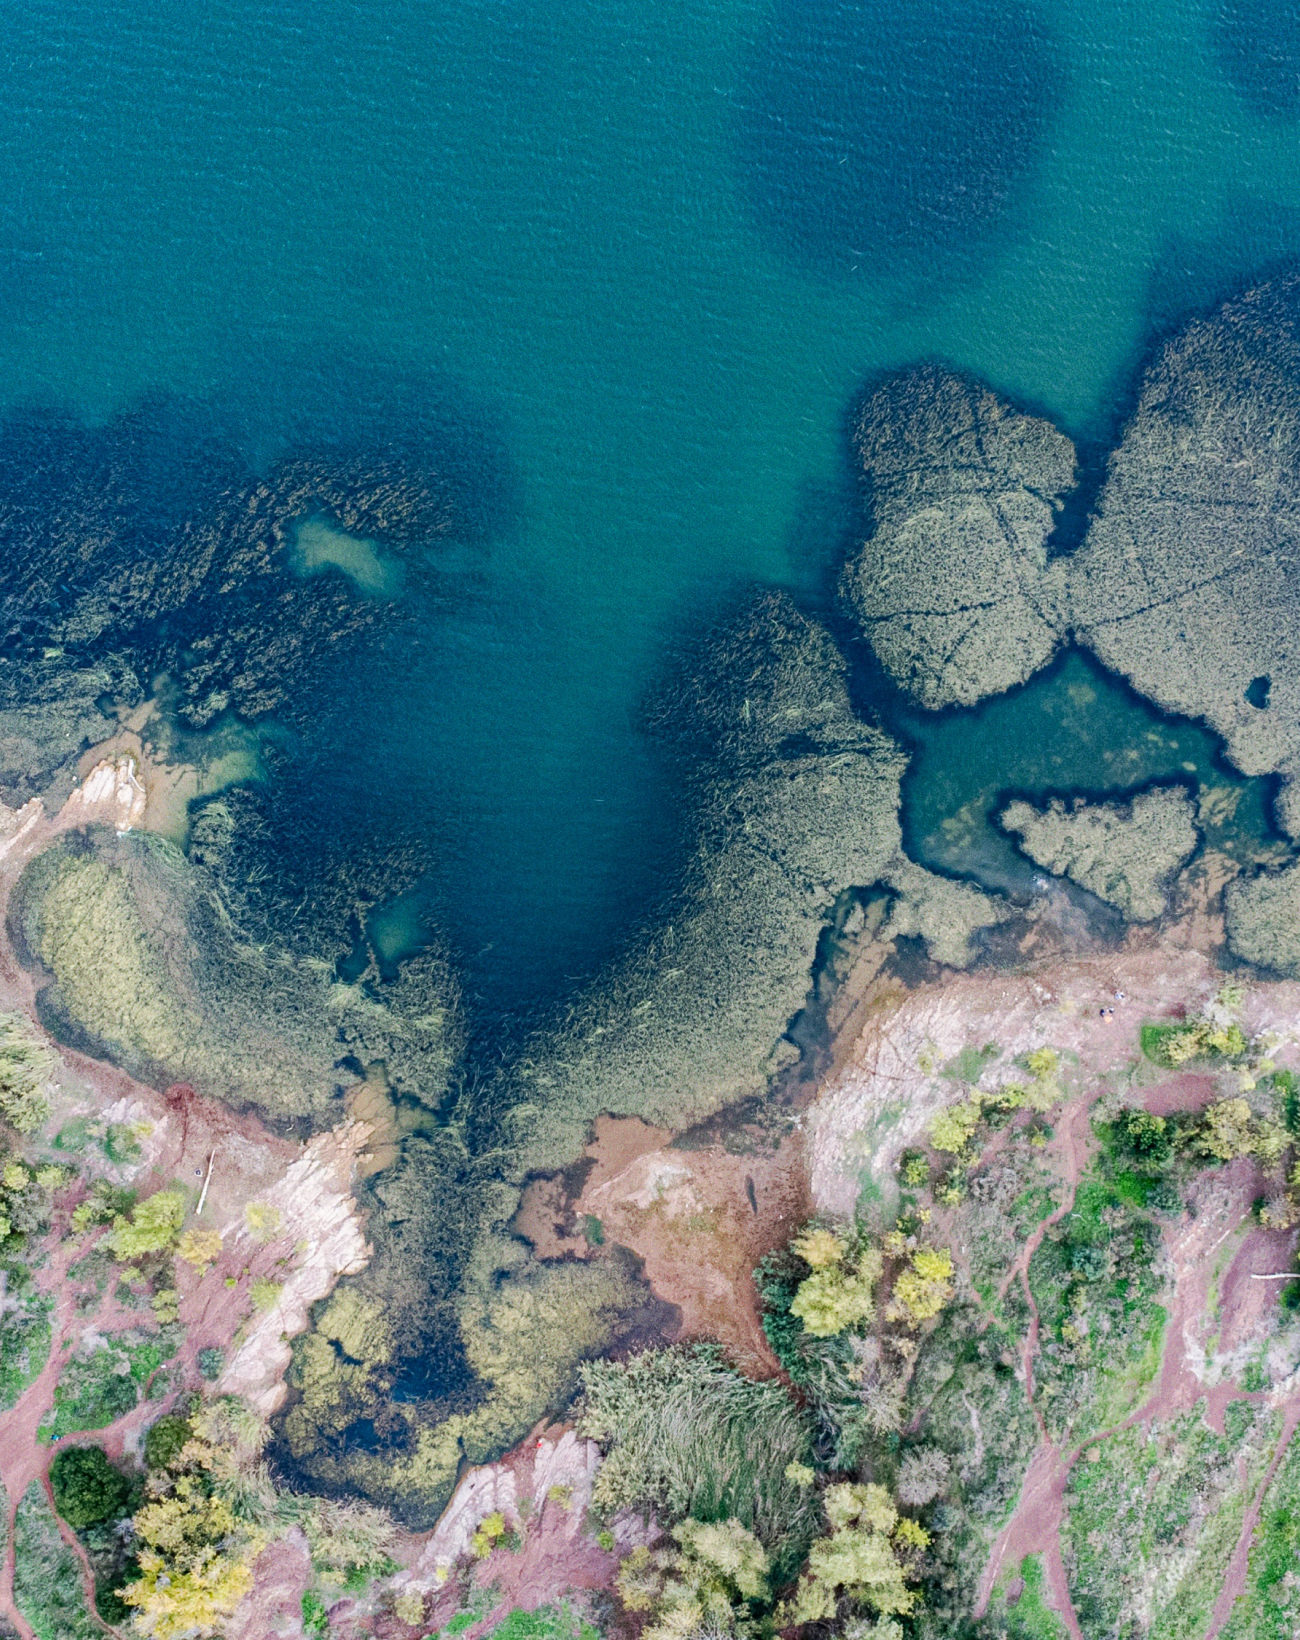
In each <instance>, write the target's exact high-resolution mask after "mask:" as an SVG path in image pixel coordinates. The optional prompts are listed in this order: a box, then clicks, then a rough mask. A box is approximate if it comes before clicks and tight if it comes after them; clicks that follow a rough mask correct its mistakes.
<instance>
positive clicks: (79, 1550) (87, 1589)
mask: <svg viewBox="0 0 1300 1640" xmlns="http://www.w3.org/2000/svg"><path fill="white" fill-rule="evenodd" d="M44 1485H45V1501H46V1503H48V1504H49V1506H50V1513H51V1514H52V1515H53V1516H54V1519H55V1522H56V1524H57V1525H58V1528H59V1536H60V1537H61V1538H62V1539H63V1541H64V1542H65V1543H66V1544H67V1546H68V1548H69V1549H71V1551H72V1553H73V1554H74V1555H75V1556H76V1559H77V1563H78V1565H79V1566H80V1567H81V1588H82V1594H83V1596H84V1598H85V1602H86V1610H87V1611H88V1612H89V1613H90V1620H91V1622H92V1623H94V1624H95V1625H96V1626H97V1627H98V1628H101V1629H103V1631H104V1633H105V1634H112V1635H116V1636H118V1637H119V1640H120V1632H121V1631H120V1630H118V1629H115V1628H114V1627H113V1625H112V1624H111V1623H106V1622H105V1621H104V1619H103V1618H102V1617H101V1616H100V1615H99V1612H98V1610H97V1609H96V1606H95V1571H94V1568H93V1567H92V1566H91V1564H90V1556H89V1555H88V1554H87V1553H86V1549H85V1545H84V1544H83V1543H82V1541H81V1539H80V1538H79V1537H78V1536H77V1534H76V1533H75V1532H74V1531H73V1530H72V1528H71V1527H70V1526H69V1525H68V1524H67V1522H66V1521H65V1520H63V1518H62V1517H61V1516H60V1514H59V1512H58V1510H57V1509H56V1508H55V1507H54V1492H53V1490H52V1489H51V1487H50V1477H49V1475H48V1473H47V1474H46V1475H45V1476H44Z"/></svg>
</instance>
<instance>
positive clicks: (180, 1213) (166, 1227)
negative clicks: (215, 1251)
mask: <svg viewBox="0 0 1300 1640" xmlns="http://www.w3.org/2000/svg"><path fill="white" fill-rule="evenodd" d="M184 1222H185V1196H184V1194H183V1193H182V1192H181V1191H179V1190H158V1191H155V1193H154V1194H153V1195H152V1196H146V1197H145V1199H144V1200H143V1201H142V1202H137V1203H136V1205H135V1207H134V1208H133V1209H132V1211H131V1216H130V1218H129V1219H127V1218H119V1219H118V1220H117V1221H116V1222H115V1224H114V1225H113V1229H112V1231H111V1233H110V1234H109V1236H108V1245H109V1246H110V1247H111V1248H112V1250H113V1255H114V1257H115V1258H119V1259H124V1260H125V1259H137V1258H145V1257H146V1256H147V1255H148V1254H150V1253H161V1252H164V1251H165V1250H166V1249H167V1248H169V1247H170V1246H171V1245H172V1243H173V1242H174V1241H175V1240H176V1236H177V1233H178V1232H179V1230H180V1227H181V1225H182V1224H183V1223H184Z"/></svg>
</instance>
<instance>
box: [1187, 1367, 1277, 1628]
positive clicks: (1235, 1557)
mask: <svg viewBox="0 0 1300 1640" xmlns="http://www.w3.org/2000/svg"><path fill="white" fill-rule="evenodd" d="M1298 1427H1300V1394H1297V1395H1296V1396H1294V1397H1292V1399H1291V1400H1290V1401H1289V1402H1288V1403H1287V1406H1286V1413H1285V1421H1284V1422H1283V1425H1282V1433H1281V1434H1280V1435H1279V1436H1278V1442H1277V1450H1276V1451H1275V1452H1274V1453H1273V1457H1272V1461H1271V1462H1270V1463H1269V1466H1268V1468H1267V1470H1266V1471H1265V1472H1264V1476H1263V1478H1262V1479H1261V1481H1260V1483H1259V1487H1258V1489H1257V1490H1256V1492H1255V1496H1254V1497H1253V1498H1252V1499H1251V1503H1250V1507H1249V1509H1247V1511H1246V1516H1245V1519H1244V1520H1243V1521H1242V1523H1241V1531H1240V1532H1239V1533H1238V1535H1237V1542H1236V1544H1235V1546H1234V1547H1233V1551H1232V1558H1231V1559H1230V1560H1229V1562H1228V1569H1227V1571H1226V1572H1225V1574H1224V1578H1223V1587H1222V1588H1221V1589H1220V1590H1219V1598H1218V1599H1217V1600H1216V1601H1215V1602H1214V1610H1213V1611H1212V1612H1211V1613H1210V1623H1209V1627H1208V1628H1207V1629H1206V1631H1205V1633H1204V1635H1203V1636H1202V1637H1201V1640H1218V1636H1219V1634H1220V1633H1221V1631H1222V1629H1223V1626H1224V1624H1225V1623H1226V1622H1227V1621H1228V1619H1229V1618H1230V1617H1231V1616H1232V1608H1233V1607H1234V1606H1235V1605H1236V1603H1237V1601H1238V1600H1239V1599H1240V1598H1241V1596H1242V1595H1243V1594H1244V1593H1245V1592H1246V1577H1247V1574H1248V1572H1249V1571H1250V1546H1251V1543H1252V1541H1253V1540H1254V1536H1255V1528H1256V1526H1257V1525H1258V1524H1259V1512H1260V1510H1261V1509H1262V1508H1263V1506H1264V1499H1265V1497H1266V1496H1267V1495H1268V1489H1269V1487H1270V1486H1271V1485H1272V1484H1273V1477H1274V1475H1276V1474H1277V1471H1278V1468H1279V1466H1280V1465H1281V1463H1282V1460H1283V1458H1285V1457H1286V1454H1287V1451H1288V1449H1289V1447H1290V1445H1291V1441H1292V1438H1293V1437H1294V1435H1295V1432H1296V1429H1297V1428H1298Z"/></svg>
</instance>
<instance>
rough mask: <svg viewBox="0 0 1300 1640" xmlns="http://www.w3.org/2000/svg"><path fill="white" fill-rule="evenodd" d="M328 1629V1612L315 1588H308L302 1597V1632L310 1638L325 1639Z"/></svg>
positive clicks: (314, 1639)
mask: <svg viewBox="0 0 1300 1640" xmlns="http://www.w3.org/2000/svg"><path fill="white" fill-rule="evenodd" d="M329 1631H330V1614H329V1611H328V1609H327V1608H326V1605H325V1602H324V1601H323V1600H322V1599H321V1597H320V1596H319V1595H318V1594H317V1593H316V1591H315V1589H308V1590H307V1592H306V1594H305V1595H303V1597H302V1632H303V1633H304V1634H306V1635H308V1636H310V1637H311V1640H325V1636H326V1635H327V1634H328V1633H329Z"/></svg>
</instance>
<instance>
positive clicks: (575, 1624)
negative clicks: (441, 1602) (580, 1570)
mask: <svg viewBox="0 0 1300 1640" xmlns="http://www.w3.org/2000/svg"><path fill="white" fill-rule="evenodd" d="M452 1622H453V1623H454V1622H455V1618H453V1619H452ZM447 1627H448V1629H449V1630H450V1628H451V1623H449V1624H448V1625H447ZM487 1640H600V1630H599V1629H598V1628H596V1626H595V1625H594V1624H592V1623H589V1622H588V1621H587V1620H586V1618H584V1617H583V1616H582V1615H581V1614H580V1613H579V1612H575V1611H574V1610H573V1608H572V1607H571V1606H570V1605H569V1604H568V1602H567V1601H564V1602H561V1604H560V1605H558V1606H538V1607H537V1609H536V1611H531V1612H526V1611H520V1610H519V1609H518V1608H516V1609H515V1610H514V1611H512V1612H510V1613H508V1614H507V1615H506V1616H505V1617H504V1618H503V1619H502V1620H501V1622H500V1623H498V1624H497V1626H496V1627H495V1628H494V1629H493V1630H492V1632H491V1634H490V1635H488V1637H487Z"/></svg>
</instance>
